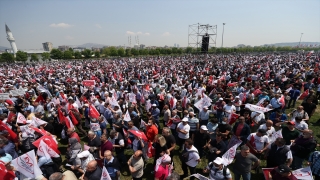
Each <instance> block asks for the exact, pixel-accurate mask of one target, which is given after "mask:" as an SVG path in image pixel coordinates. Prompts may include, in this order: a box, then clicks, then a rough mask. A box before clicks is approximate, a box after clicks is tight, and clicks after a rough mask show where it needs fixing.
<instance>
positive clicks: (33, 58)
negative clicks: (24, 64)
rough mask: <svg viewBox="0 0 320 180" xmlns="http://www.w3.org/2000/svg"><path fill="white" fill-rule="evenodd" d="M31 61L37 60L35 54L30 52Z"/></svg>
mask: <svg viewBox="0 0 320 180" xmlns="http://www.w3.org/2000/svg"><path fill="white" fill-rule="evenodd" d="M31 61H39V58H38V55H37V54H31Z"/></svg>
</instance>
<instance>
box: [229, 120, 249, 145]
mask: <svg viewBox="0 0 320 180" xmlns="http://www.w3.org/2000/svg"><path fill="white" fill-rule="evenodd" d="M232 132H233V134H234V135H235V136H236V137H237V138H238V139H240V140H241V141H242V143H244V144H245V143H246V142H247V137H248V136H249V134H250V127H249V125H248V124H246V123H245V119H244V117H243V116H240V117H239V121H238V122H236V124H235V125H234V126H233V128H232Z"/></svg>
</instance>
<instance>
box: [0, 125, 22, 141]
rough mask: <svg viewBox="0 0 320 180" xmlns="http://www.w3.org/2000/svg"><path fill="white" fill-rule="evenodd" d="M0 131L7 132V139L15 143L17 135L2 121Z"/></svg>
mask: <svg viewBox="0 0 320 180" xmlns="http://www.w3.org/2000/svg"><path fill="white" fill-rule="evenodd" d="M0 130H1V131H3V130H7V131H8V133H9V137H8V138H9V139H10V140H11V141H17V137H18V136H17V134H16V133H15V132H13V131H12V130H11V129H10V128H9V127H8V126H7V125H6V124H5V123H3V122H2V121H0Z"/></svg>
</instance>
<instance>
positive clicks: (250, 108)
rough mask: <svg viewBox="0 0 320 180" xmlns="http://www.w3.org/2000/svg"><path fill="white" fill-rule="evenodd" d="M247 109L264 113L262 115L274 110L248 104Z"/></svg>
mask: <svg viewBox="0 0 320 180" xmlns="http://www.w3.org/2000/svg"><path fill="white" fill-rule="evenodd" d="M245 108H247V109H249V110H250V111H254V112H262V113H265V112H268V111H271V110H272V109H269V108H264V107H260V106H257V105H253V104H246V105H245Z"/></svg>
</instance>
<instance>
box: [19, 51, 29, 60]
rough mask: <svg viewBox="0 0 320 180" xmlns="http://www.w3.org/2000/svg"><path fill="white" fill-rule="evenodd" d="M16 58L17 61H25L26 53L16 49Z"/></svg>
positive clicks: (26, 58)
mask: <svg viewBox="0 0 320 180" xmlns="http://www.w3.org/2000/svg"><path fill="white" fill-rule="evenodd" d="M16 60H17V61H27V60H28V54H27V53H26V52H23V51H18V52H17V54H16Z"/></svg>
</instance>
